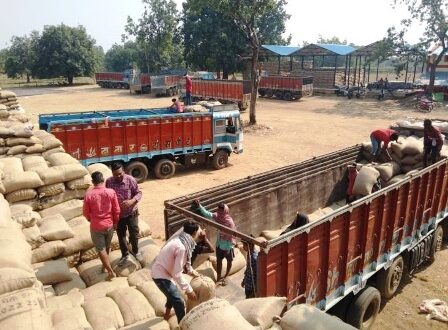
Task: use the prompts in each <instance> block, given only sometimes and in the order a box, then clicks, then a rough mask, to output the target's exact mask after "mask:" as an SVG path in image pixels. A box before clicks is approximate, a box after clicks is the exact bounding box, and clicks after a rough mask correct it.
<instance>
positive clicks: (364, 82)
mask: <svg viewBox="0 0 448 330" xmlns="http://www.w3.org/2000/svg"><path fill="white" fill-rule="evenodd" d="M366 63H367V56H364V66H363V67H362V84H363V85H365V84H366Z"/></svg>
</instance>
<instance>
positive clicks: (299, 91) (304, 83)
mask: <svg viewBox="0 0 448 330" xmlns="http://www.w3.org/2000/svg"><path fill="white" fill-rule="evenodd" d="M258 94H259V95H260V96H261V97H267V98H271V97H274V96H275V97H276V98H277V99H278V100H285V101H292V100H299V99H300V98H302V96H304V95H308V96H311V95H312V94H313V77H304V78H302V77H293V76H261V78H260V83H259V86H258Z"/></svg>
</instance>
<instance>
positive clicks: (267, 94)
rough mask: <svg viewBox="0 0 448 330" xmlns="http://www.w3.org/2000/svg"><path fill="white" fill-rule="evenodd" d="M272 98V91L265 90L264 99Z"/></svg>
mask: <svg viewBox="0 0 448 330" xmlns="http://www.w3.org/2000/svg"><path fill="white" fill-rule="evenodd" d="M273 96H274V91H273V90H272V89H267V90H266V97H267V98H271V97H273Z"/></svg>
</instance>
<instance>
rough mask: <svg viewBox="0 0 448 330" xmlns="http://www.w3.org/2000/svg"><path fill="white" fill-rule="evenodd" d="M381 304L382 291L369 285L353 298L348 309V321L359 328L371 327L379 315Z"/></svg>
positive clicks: (365, 329) (363, 329)
mask: <svg viewBox="0 0 448 330" xmlns="http://www.w3.org/2000/svg"><path fill="white" fill-rule="evenodd" d="M380 304H381V294H380V292H379V291H378V290H377V289H375V288H374V287H371V286H368V287H367V288H365V289H364V290H362V291H361V292H360V293H359V294H358V295H357V296H356V297H355V298H354V299H353V301H352V303H351V304H350V306H349V308H348V309H347V318H346V321H347V323H348V324H350V325H352V326H354V327H355V328H357V329H362V330H367V329H370V327H371V326H372V324H373V323H374V322H375V319H376V316H377V315H378V312H379V310H380Z"/></svg>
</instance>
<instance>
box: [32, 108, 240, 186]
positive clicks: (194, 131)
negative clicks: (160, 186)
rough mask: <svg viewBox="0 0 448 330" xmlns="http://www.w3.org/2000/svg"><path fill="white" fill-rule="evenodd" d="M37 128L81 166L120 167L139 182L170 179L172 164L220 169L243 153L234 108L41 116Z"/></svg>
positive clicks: (238, 116)
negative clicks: (152, 177) (117, 164)
mask: <svg viewBox="0 0 448 330" xmlns="http://www.w3.org/2000/svg"><path fill="white" fill-rule="evenodd" d="M39 127H40V129H43V130H46V131H48V132H50V133H52V134H53V135H54V136H56V137H57V138H58V139H59V140H61V142H62V143H63V146H64V149H65V150H66V152H67V153H69V154H70V155H72V156H73V157H74V158H76V159H78V160H79V161H80V162H81V163H82V164H83V165H85V166H87V165H89V164H93V163H105V164H110V163H112V162H117V161H118V162H122V163H123V164H124V166H125V170H126V172H127V173H129V174H131V175H132V176H133V177H135V178H136V179H137V181H138V182H143V181H144V180H145V179H146V178H147V176H148V173H149V168H151V169H152V170H153V171H154V174H155V176H156V177H157V178H159V179H167V178H170V177H172V176H173V175H174V173H175V170H176V167H175V163H179V164H182V165H184V166H192V165H196V164H200V163H206V162H207V161H208V160H209V159H210V160H211V162H212V165H213V167H214V168H215V169H222V168H224V167H226V166H227V164H228V158H229V156H230V155H231V154H232V153H235V154H239V153H242V152H243V127H242V123H241V119H240V113H239V111H238V109H237V108H235V106H234V105H219V106H214V107H210V108H208V109H207V111H205V112H186V113H173V111H172V110H171V109H167V108H159V109H132V110H114V111H86V112H74V113H62V114H59V113H58V114H42V115H39Z"/></svg>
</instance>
